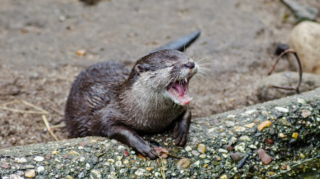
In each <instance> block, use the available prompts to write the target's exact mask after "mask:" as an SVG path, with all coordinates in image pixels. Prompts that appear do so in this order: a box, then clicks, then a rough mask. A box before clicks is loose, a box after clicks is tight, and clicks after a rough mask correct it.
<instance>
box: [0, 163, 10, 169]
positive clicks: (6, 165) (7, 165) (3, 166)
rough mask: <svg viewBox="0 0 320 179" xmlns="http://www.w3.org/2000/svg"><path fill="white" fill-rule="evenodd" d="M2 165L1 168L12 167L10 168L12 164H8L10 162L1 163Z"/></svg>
mask: <svg viewBox="0 0 320 179" xmlns="http://www.w3.org/2000/svg"><path fill="white" fill-rule="evenodd" d="M0 167H1V168H4V169H10V168H11V165H10V164H8V163H4V164H0Z"/></svg>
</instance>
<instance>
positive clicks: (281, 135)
mask: <svg viewBox="0 0 320 179" xmlns="http://www.w3.org/2000/svg"><path fill="white" fill-rule="evenodd" d="M279 136H280V137H281V138H285V137H287V136H286V135H284V134H283V133H280V134H279Z"/></svg>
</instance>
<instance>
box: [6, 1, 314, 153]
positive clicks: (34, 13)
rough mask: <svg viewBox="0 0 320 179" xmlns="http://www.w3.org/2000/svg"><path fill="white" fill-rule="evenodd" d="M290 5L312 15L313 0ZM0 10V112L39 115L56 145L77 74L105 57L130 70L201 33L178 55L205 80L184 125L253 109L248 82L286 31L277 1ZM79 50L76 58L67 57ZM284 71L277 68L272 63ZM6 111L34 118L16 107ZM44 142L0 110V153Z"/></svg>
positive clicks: (16, 4) (25, 5) (12, 4)
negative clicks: (303, 5)
mask: <svg viewBox="0 0 320 179" xmlns="http://www.w3.org/2000/svg"><path fill="white" fill-rule="evenodd" d="M299 2H300V3H307V4H309V5H313V6H315V7H317V8H318V9H320V3H319V0H312V1H308V2H305V1H299ZM0 3H1V6H0V72H1V73H0V105H1V104H4V103H7V102H11V101H14V100H25V101H27V102H30V103H32V104H34V105H36V106H38V107H41V108H43V109H44V110H46V111H48V112H49V115H46V117H47V118H48V121H49V123H50V125H51V126H52V127H53V130H54V133H55V134H56V135H57V137H58V138H59V139H65V138H67V132H66V130H65V128H64V127H61V126H63V125H64V122H63V120H64V116H63V113H64V105H65V101H66V99H67V95H68V92H69V89H70V87H71V84H72V81H73V80H74V78H75V77H76V75H77V74H78V73H79V72H80V71H81V70H83V69H85V68H86V67H88V66H89V65H91V64H93V63H96V62H99V61H109V60H115V61H120V62H123V63H125V64H126V65H128V66H132V65H133V64H134V63H135V61H136V60H137V59H139V57H141V56H143V55H144V54H146V53H147V52H149V51H150V50H152V49H155V48H157V47H159V46H161V45H163V44H166V43H167V42H170V41H172V40H175V39H176V38H179V37H181V36H184V35H187V34H189V33H192V32H194V31H195V30H197V29H199V30H201V31H202V35H201V37H200V38H199V40H198V41H196V43H195V44H193V45H192V46H191V47H190V48H189V49H188V50H187V52H186V53H187V54H188V55H190V56H191V57H193V58H194V59H195V61H198V62H199V63H201V64H202V66H204V67H205V68H206V69H205V70H206V75H205V76H202V77H201V79H200V80H193V81H192V82H191V85H190V90H189V91H190V93H191V96H193V97H194V100H193V102H192V104H191V107H192V109H193V114H194V118H196V117H201V116H207V115H211V114H216V113H221V112H224V111H228V110H232V109H236V108H242V107H244V106H247V105H252V104H256V103H259V102H261V101H259V100H258V99H257V96H256V84H257V82H258V81H259V80H260V79H261V78H263V77H265V76H266V74H267V72H268V70H269V69H270V67H271V65H272V64H273V60H274V55H273V52H274V48H275V43H277V42H283V43H286V42H287V41H288V37H289V33H290V30H291V29H292V27H293V26H294V24H295V19H294V17H293V15H292V14H291V12H290V11H289V10H288V9H287V8H286V7H285V6H284V5H283V4H281V3H280V2H279V1H277V0H260V1H249V0H241V1H240V0H216V1H211V0H199V1H186V0H185V1H183V0H176V1H170V0H165V1H148V0H140V1H135V2H133V1H129V0H119V1H102V2H100V3H98V4H97V5H95V6H86V5H84V4H83V3H81V2H78V1H77V0H56V1H38V0H28V1H21V0H10V1H7V0H0ZM287 15H289V17H288V18H286V19H284V18H283V17H285V16H287ZM318 19H319V16H318ZM81 49H84V50H85V51H86V55H84V56H79V55H77V54H76V52H77V51H78V50H81ZM288 69H289V67H288V63H287V62H286V61H283V62H282V63H280V64H279V66H277V71H283V70H288ZM3 107H4V106H3V105H2V106H0V108H3ZM6 107H7V108H11V109H15V110H17V109H19V110H27V111H28V110H29V111H38V110H37V109H32V107H30V106H28V105H25V104H23V103H21V102H18V103H15V104H10V105H7V106H6ZM52 140H53V138H52V136H51V135H50V134H49V133H48V132H47V130H46V128H45V125H44V123H43V120H42V117H41V115H40V114H28V113H26V112H23V111H22V112H21V111H20V112H17V111H8V110H4V109H0V148H6V147H11V146H17V145H25V144H31V143H39V142H47V141H52Z"/></svg>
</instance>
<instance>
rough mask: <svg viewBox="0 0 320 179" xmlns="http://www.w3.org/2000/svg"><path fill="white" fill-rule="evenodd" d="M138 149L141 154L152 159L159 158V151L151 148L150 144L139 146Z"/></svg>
mask: <svg viewBox="0 0 320 179" xmlns="http://www.w3.org/2000/svg"><path fill="white" fill-rule="evenodd" d="M137 150H138V152H139V153H140V154H141V155H143V156H145V157H149V158H150V159H151V160H154V159H156V158H158V153H157V151H156V150H155V149H154V148H151V147H150V146H147V147H144V148H139V149H137Z"/></svg>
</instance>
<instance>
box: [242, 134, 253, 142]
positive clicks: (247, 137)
mask: <svg viewBox="0 0 320 179" xmlns="http://www.w3.org/2000/svg"><path fill="white" fill-rule="evenodd" d="M240 140H242V141H248V142H250V140H251V139H250V137H249V136H247V135H244V136H241V137H240Z"/></svg>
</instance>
